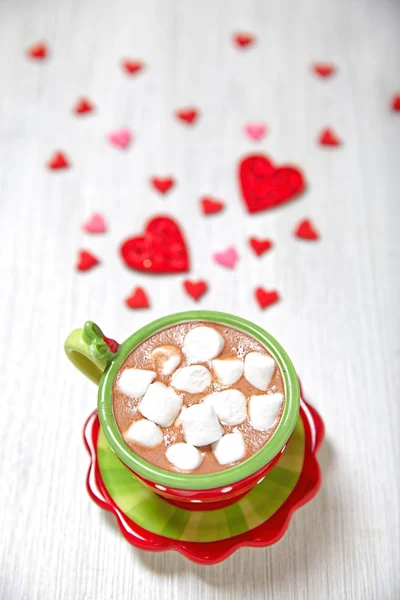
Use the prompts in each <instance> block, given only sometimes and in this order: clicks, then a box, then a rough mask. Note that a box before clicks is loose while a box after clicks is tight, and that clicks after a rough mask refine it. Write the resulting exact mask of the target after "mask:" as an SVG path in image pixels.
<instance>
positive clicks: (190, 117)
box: [175, 108, 199, 125]
mask: <svg viewBox="0 0 400 600" xmlns="http://www.w3.org/2000/svg"><path fill="white" fill-rule="evenodd" d="M175 115H176V117H177V119H180V120H181V121H183V122H184V123H186V124H187V125H193V124H194V123H195V121H197V118H198V116H199V111H198V110H197V109H196V108H184V109H182V110H177V111H176V113H175Z"/></svg>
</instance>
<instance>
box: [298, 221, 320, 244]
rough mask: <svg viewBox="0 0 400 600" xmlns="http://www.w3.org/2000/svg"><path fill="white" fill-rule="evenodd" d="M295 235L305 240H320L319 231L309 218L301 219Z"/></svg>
mask: <svg viewBox="0 0 400 600" xmlns="http://www.w3.org/2000/svg"><path fill="white" fill-rule="evenodd" d="M294 235H295V236H296V237H298V238H301V239H303V240H318V239H319V237H320V236H319V233H318V231H317V230H316V229H315V227H314V225H313V224H312V223H311V221H310V220H309V219H304V220H303V221H300V223H299V224H298V225H297V227H296V229H295V231H294Z"/></svg>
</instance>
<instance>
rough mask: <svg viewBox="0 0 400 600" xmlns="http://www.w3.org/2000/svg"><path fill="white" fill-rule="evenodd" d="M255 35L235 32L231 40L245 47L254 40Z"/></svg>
mask: <svg viewBox="0 0 400 600" xmlns="http://www.w3.org/2000/svg"><path fill="white" fill-rule="evenodd" d="M255 39H256V38H255V36H254V35H252V34H251V33H235V35H234V36H233V40H234V42H235V43H236V45H237V46H239V48H247V47H248V46H251V44H252V43H253V42H254V41H255Z"/></svg>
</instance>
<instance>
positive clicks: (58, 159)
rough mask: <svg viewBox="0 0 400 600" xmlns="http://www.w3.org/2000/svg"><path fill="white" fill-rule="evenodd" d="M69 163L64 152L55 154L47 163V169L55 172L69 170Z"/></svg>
mask: <svg viewBox="0 0 400 600" xmlns="http://www.w3.org/2000/svg"><path fill="white" fill-rule="evenodd" d="M69 166H70V165H69V161H68V159H67V157H66V156H65V154H64V153H63V152H54V154H53V155H52V156H51V158H50V160H49V161H48V163H47V167H48V168H49V169H51V170H53V171H57V170H59V169H68V167H69Z"/></svg>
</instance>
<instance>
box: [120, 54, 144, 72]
mask: <svg viewBox="0 0 400 600" xmlns="http://www.w3.org/2000/svg"><path fill="white" fill-rule="evenodd" d="M121 66H122V69H123V70H124V71H125V73H127V74H128V75H136V73H139V72H140V71H142V70H143V69H144V63H143V62H142V61H141V60H131V59H129V58H124V59H123V60H122V61H121Z"/></svg>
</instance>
